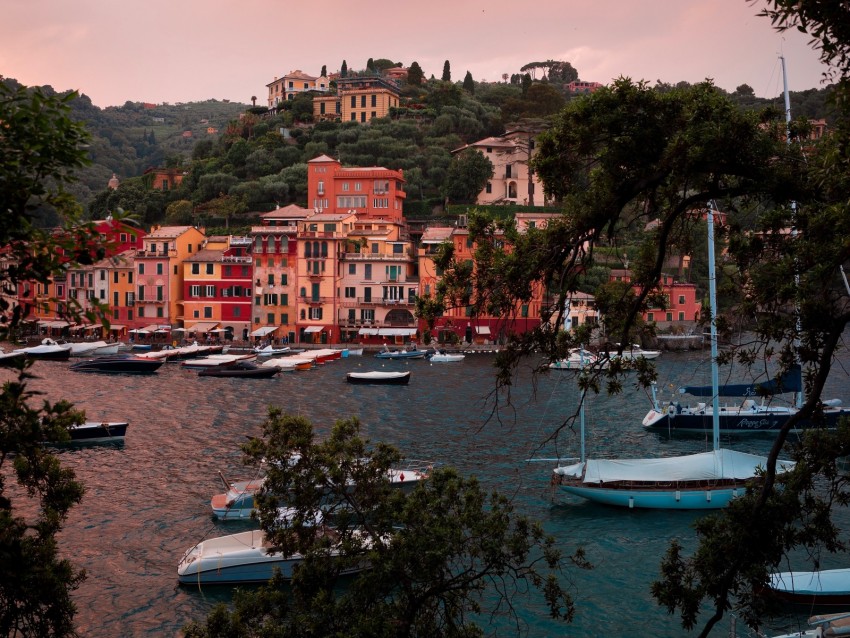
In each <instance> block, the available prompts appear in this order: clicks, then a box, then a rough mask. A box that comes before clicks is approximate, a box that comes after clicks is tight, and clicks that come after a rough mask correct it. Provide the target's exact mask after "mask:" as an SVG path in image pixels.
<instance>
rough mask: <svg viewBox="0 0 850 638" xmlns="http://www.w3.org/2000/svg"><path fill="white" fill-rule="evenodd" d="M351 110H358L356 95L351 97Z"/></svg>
mask: <svg viewBox="0 0 850 638" xmlns="http://www.w3.org/2000/svg"><path fill="white" fill-rule="evenodd" d="M351 108H353V109H354V108H357V96H356V95H352V96H351ZM352 115H354V113H352Z"/></svg>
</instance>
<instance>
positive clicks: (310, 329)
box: [304, 326, 325, 335]
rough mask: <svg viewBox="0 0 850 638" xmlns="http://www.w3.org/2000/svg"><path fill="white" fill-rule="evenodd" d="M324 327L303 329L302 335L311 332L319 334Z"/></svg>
mask: <svg viewBox="0 0 850 638" xmlns="http://www.w3.org/2000/svg"><path fill="white" fill-rule="evenodd" d="M324 329H325V328H324V326H307V327H306V328H304V334H305V335H306V334H310V333H311V332H321V331H322V330H324Z"/></svg>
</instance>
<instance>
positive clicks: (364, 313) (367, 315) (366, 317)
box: [360, 308, 375, 322]
mask: <svg viewBox="0 0 850 638" xmlns="http://www.w3.org/2000/svg"><path fill="white" fill-rule="evenodd" d="M360 320H361V321H370V322H371V321H375V310H374V308H363V309H362V310H361V311H360Z"/></svg>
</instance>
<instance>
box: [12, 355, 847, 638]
mask: <svg viewBox="0 0 850 638" xmlns="http://www.w3.org/2000/svg"><path fill="white" fill-rule="evenodd" d="M703 357H705V355H704V354H702V353H689V354H687V353H665V354H664V355H662V357H661V358H660V359H658V368H659V372H660V381H661V383H660V386H661V387H662V389H663V392H665V393H666V395H665V396H667V397H669V393H670V391H671V389H672V388H673V387H674V386H675V385H678V384H682V383H708V382H709V381H708V380H707V379H708V377H709V370H708V367H707V366H706V365H704V364H701V363H699V362H700V361H701V360H702V358H703ZM492 363H493V358H492V355H486V354H477V355H469V356H467V357H466V360H465V361H463V362H461V363H442V364H430V363H428V362H425V361H411V362H382V361H379V360H376V359H374V358H373V357H371V356H369V355H367V356H364V357H351V358H348V359H341V360H338V361H335V362H332V363H330V364H327V365H325V366H323V367H321V368H318V369H314V370H312V371H309V372H296V373H283V374H281V375H278V376H277V377H275V378H273V379H270V380H248V379H216V378H198V376H197V374H196V373H194V372H191V371H187V370H184V369H183V368H181V367H180V366H179V365H178V364H166V365H165V366H163V367H162V368H160V371H159V373H158V374H156V375H152V376H145V377H134V376H109V375H91V374H80V373H74V372H71V371H69V370H68V363H60V362H37V363H36V364H35V366H34V372H35V373H36V374H37V375H39V377H40V379H38V380H37V381H34V382H33V383H32V385H31V387H32V388H34V389H38V390H41V391H43V392H44V393H45V395H46V398H48V399H50V400H53V401H55V400H58V399H61V398H64V399H69V400H71V401H73V402H75V403H76V404H77V406H78V407H80V408H82V409H85V410H86V413H87V416H88V417H89V418H91V419H98V420H121V419H126V420H128V421H130V424H131V425H130V429H129V430H128V433H127V437H126V441H125V443H124V445H123V446H121V447H107V446H101V447H84V448H75V449H69V450H64V451H62V452H61V455H62V460H63V462H64V463H66V464H67V465H68V466H69V467H71V468H73V469H74V470H75V471H76V472H77V476H78V477H79V478H80V479H81V480H82V481H83V482H84V484H85V485H86V487H87V492H86V495H85V498H84V500H83V502H82V504H81V505H79V506H77V507H76V508H74V510H73V511H72V512H71V515H70V519H69V521H68V523H67V525H66V526H65V529H64V532H63V534H62V537H61V544H62V549H63V550H64V551H65V553H66V554H67V555H68V556H69V557H71V558H72V559H73V561H74V562H75V563H76V564H77V565H78V566H80V567H84V568H85V569H86V570H87V572H88V578H87V580H86V581H85V582H84V583H83V584H82V586H81V587H80V588H79V590H78V591H77V592H76V594H75V600H76V602H77V605H78V608H79V611H78V615H77V622H78V627H79V630H80V633H81V634H82V635H86V636H95V637H106V636H110V637H112V636H177V635H179V634H180V628H181V627H182V626H183V625H185V624H186V623H187V622H189V621H190V620H193V619H201V618H203V617H204V616H205V615H206V614H207V613H208V611H209V610H210V608H211V607H212V605H213V604H215V603H216V602H218V601H220V600H228V599H229V595H230V594H229V592H230V590H229V589H221V588H219V589H217V590H214V591H206V590H205V591H200V590H198V589H192V588H185V587H178V586H177V578H176V568H177V562H178V560H179V559H180V557H181V555H182V553H183V552H184V551H185V550H186V549H187V548H188V547H190V546H191V545H193V544H194V543H195V542H197V541H198V540H200V539H202V538H203V537H206V536H216V535H222V534H227V533H233V532H234V531H239V530H240V529H242V528H244V525H245V523H241V524H240V523H236V524H235V526H234V523H227V524H225V523H217V522H216V521H214V520H213V519H212V518H211V516H210V511H209V500H210V497H211V496H212V494H214V493H216V492H219V491H221V483H220V480H219V479H218V474H217V473H218V472H219V471H222V472H223V473H224V474H225V476H227V477H228V478H230V479H237V478H246V476H245V471H244V469H243V468H242V466H241V464H240V452H239V448H238V446H239V443H240V442H242V441H244V440H245V437H246V436H254V435H259V433H260V424H261V423H262V421H263V419H264V415H265V412H266V410H267V407H268V406H270V405H274V406H279V407H280V408H282V409H283V410H284V411H287V412H290V413H295V414H300V415H303V416H306V417H308V418H310V419H311V420H312V422H313V424H314V426H316V428H317V430H318V431H319V432H320V433H322V432H327V430H328V428H329V426H330V424H332V423H333V421H334V420H336V419H338V418H344V417H349V416H358V417H359V418H360V419H361V422H362V424H363V434H364V436H365V437H367V438H369V439H370V440H372V441H378V440H382V441H386V442H389V443H392V444H394V445H396V446H397V447H398V448H399V449H400V450H401V451H402V453H403V454H404V455H406V456H407V457H409V458H420V459H434V460H436V461H438V462H439V463H442V464H449V465H453V466H455V467H457V468H459V469H460V470H462V471H463V472H465V473H468V474H474V475H476V476H478V478H479V479H480V480H481V481H482V483H484V484H485V485H486V486H488V487H493V488H497V489H499V490H500V491H502V492H503V493H506V494H510V495H514V496H515V500H516V504H517V507H518V509H519V510H521V511H522V512H524V513H527V514H530V515H532V516H534V517H536V518H538V519H539V520H541V521H542V522H543V523H544V525H545V527H546V528H547V529H548V531H549V532H551V533H553V534H555V535H556V536H557V537H558V538H559V539H561V542H562V545H563V549H564V551H565V552H566V553H570V552H572V551H573V550H575V548H576V547H578V546H583V547H584V548H585V550H586V552H587V556H588V558H589V559H590V560H591V562H592V563H593V564H594V565H595V569H593V570H592V571H589V572H583V571H578V570H576V571H572V570H571V571H569V572H568V573H567V574H566V575H565V577H566V578H567V579H568V580H569V582H570V583H571V585H572V591H573V594H574V596H575V599H576V602H577V607H578V613H577V618H576V620H575V621H574V622H573V623H572V624H571V625H563V624H555V623H553V622H551V621H549V620H548V619H547V618H546V615H545V613H544V612H543V611H542V609H541V608H539V607H538V606H536V604H532V603H529V604H528V605H527V606H526V608H525V610H524V619H525V621H526V622H527V623H528V630H529V635H531V636H564V635H571V636H602V635H606V636H615V635H634V627H636V626H644V627H647V628H650V627H652V628H654V629H652V630H651V631H650V632H648V633H652V634H653V635H657V636H677V635H682V633H683V632H682V631H681V629H680V627H679V624H678V621H677V619H676V618H675V617H670V616H668V615H667V614H666V612H665V610H663V609H662V608H659V607H658V606H657V605H656V604H655V602H654V601H653V600H652V598H651V596H650V594H649V584H650V583H651V582H652V580H654V579H655V578H656V577H657V574H658V566H659V561H660V559H661V556H662V554H663V553H664V551H665V549H666V548H667V545H668V543H669V541H670V539H671V538H674V537H677V538H680V539H682V540H683V542H684V543H685V546H686V547H692V546H693V540H692V538H693V535H692V531H691V528H690V525H691V523H692V521H693V520H694V519H695V516H697V515H696V514H693V513H685V512H668V513H662V512H643V511H622V510H619V509H610V508H605V507H600V506H594V505H590V504H587V503H585V502H584V501H581V500H571V497H568V496H566V495H564V494H561V493H553V492H552V491H551V489H550V487H549V477H550V473H551V469H552V467H553V465H554V464H553V462H547V461H532V462H528V461H527V459H529V458H538V459H539V458H551V457H554V456H556V455H558V453H560V455H561V456H575V455H577V454H578V449H579V448H578V435H577V433H576V432H572V431H565V432H564V434H563V435H562V436H561V437H560V438H559V441H558V444H557V446H555V445H553V444H547V445H541V442H542V441H543V440H544V439H545V438H546V436H547V435H548V433H549V432H550V431H551V430H552V428H553V427H555V426H557V425H558V424H559V423H561V422H562V421H563V420H564V419H565V418H567V417H568V416H569V415H570V414H572V413H573V412H574V411H575V409H576V401H577V398H578V395H577V392H576V389H575V386H574V383H572V382H571V379H572V376H571V374H570V373H564V372H560V373H555V374H553V375H550V376H547V377H545V378H541V379H539V380H538V383H537V386H536V392H535V391H534V387H533V384H532V383H531V379H530V376H529V375H527V374H521V375H520V377H519V378H518V379H517V383H516V385H515V387H514V388H513V391H512V396H511V402H512V406H510V407H508V406H506V405H505V403H504V399H505V397H502V399H501V401H500V403H499V404H498V405H497V404H496V403H495V396H494V394H493V391H494V381H493V369H492ZM381 367H385V368H393V369H404V368H409V369H410V370H411V371H412V373H413V374H412V378H411V382H410V385H408V386H360V385H349V384H347V383H346V382H345V374H346V372H347V371H350V370H354V369H357V370H372V369H378V368H381ZM8 375H9V373H8V372H6V371H0V379H5V378H7V377H8ZM847 388H848V386H847V376H846V374H845V373H844V372H842V371H841V370H837V371H836V372H835V373H834V374H833V378H832V379H831V386H830V388H829V390H830V392H828V393H827V396H830V397H832V396H838V397H840V398H842V399H844V401H845V403H847V402H848V401H850V391H848V389H847ZM842 390H843V391H842ZM649 404H650V402H649V398H648V396H647V393H646V392H644V391H643V390H638V389H635V388H632V387H627V388H626V390H625V392H624V393H623V394H622V395H620V396H617V397H602V396H600V397H596V398H593V399H592V400H591V401H590V403H589V407H588V411H587V417H586V419H587V430H588V432H587V449H588V451H589V453H592V454H595V455H607V456H618V455H619V456H633V457H637V456H655V455H665V456H667V455H673V454H682V453H689V452H696V451H702V450H703V449H706V442H705V441H703V440H693V439H691V440H679V441H670V440H666V439H663V438H661V437H659V436H657V435H655V434H650V433H646V432H643V431H642V429H641V426H640V421H641V419H642V418H643V415H644V414H645V413H646V411H647V410H648V409H649ZM735 445H736V446H737V447H739V449H744V450H747V451H753V452H759V453H764V452H766V451H767V449H768V448H769V441H767V440H764V439H762V440H742V441H736V442H735ZM240 525H242V526H243V527H242V528H240V527H239V526H240ZM788 622H789V621H787V620H786V621H785V625H787V623H788ZM777 626H783V623H781V622H780V623H778V624H777ZM498 629H499V631H498V635H500V636H512V635H515V634H516V631H515V630H514V629H513V628H512V627H511V626H510V625H504V626H503V627H500V628H498ZM728 629H729V625H728V624H724V625H723V627H722V629H718V630H717V631H716V632H715V634H716V635H718V636H720V635H727V634H728Z"/></svg>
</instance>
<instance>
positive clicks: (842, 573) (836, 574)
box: [769, 568, 850, 607]
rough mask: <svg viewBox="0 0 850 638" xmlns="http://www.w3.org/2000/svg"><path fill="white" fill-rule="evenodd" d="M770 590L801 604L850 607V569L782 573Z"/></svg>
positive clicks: (788, 600)
mask: <svg viewBox="0 0 850 638" xmlns="http://www.w3.org/2000/svg"><path fill="white" fill-rule="evenodd" d="M769 587H770V591H771V592H772V593H773V594H775V595H776V596H777V597H779V598H780V599H782V600H784V601H786V602H789V603H793V604H798V605H806V606H810V607H811V606H826V605H844V606H846V605H850V568H842V569H822V570H820V571H811V572H802V571H801V572H793V571H792V572H779V573H776V574H773V575H772V576H771V577H770V585H769Z"/></svg>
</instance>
